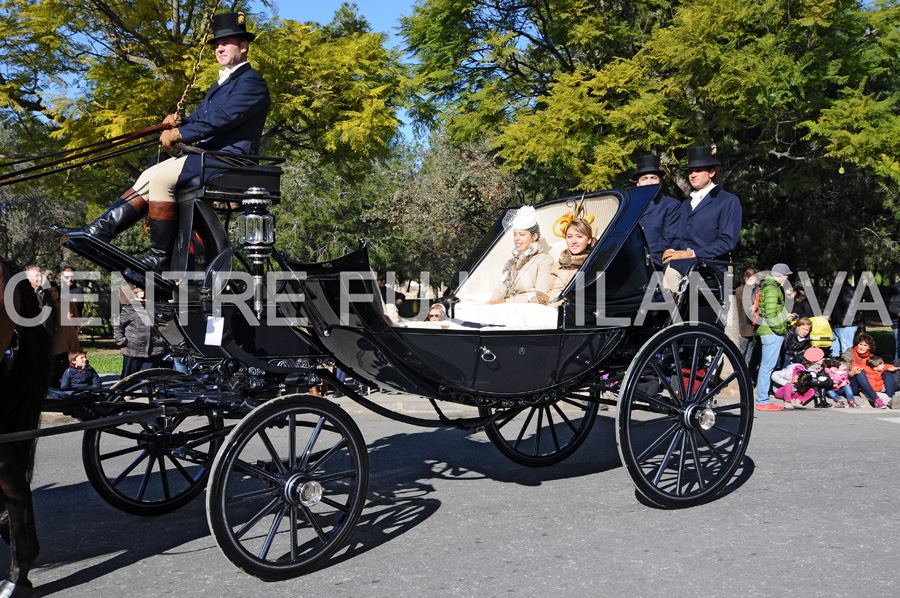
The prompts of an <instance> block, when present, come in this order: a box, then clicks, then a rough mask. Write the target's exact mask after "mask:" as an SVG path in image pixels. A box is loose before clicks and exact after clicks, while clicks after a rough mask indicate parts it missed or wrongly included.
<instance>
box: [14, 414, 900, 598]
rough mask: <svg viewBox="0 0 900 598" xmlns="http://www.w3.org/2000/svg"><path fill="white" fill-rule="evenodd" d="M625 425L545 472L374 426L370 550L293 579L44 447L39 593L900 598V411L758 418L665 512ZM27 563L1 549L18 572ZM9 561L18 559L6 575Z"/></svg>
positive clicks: (71, 438) (470, 437) (473, 437)
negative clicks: (733, 456)
mask: <svg viewBox="0 0 900 598" xmlns="http://www.w3.org/2000/svg"><path fill="white" fill-rule="evenodd" d="M612 413H613V412H612V411H606V412H601V414H600V419H599V421H598V422H597V424H596V426H595V427H594V430H593V432H592V434H591V437H590V438H589V439H588V441H587V442H586V443H585V445H584V446H583V447H582V448H581V449H580V450H579V452H578V453H577V454H576V455H575V456H573V457H572V458H570V459H569V460H568V461H566V462H564V463H562V464H559V465H556V466H554V467H550V468H544V469H528V468H525V467H522V466H519V465H516V464H514V463H512V462H510V461H508V460H506V459H505V458H504V457H503V456H501V455H500V453H499V452H498V451H497V450H496V449H494V448H493V447H492V446H491V445H490V443H489V442H488V441H487V439H486V437H485V436H484V434H483V433H475V434H468V433H465V432H462V431H457V430H433V429H424V428H415V427H411V426H408V425H404V424H399V423H396V422H392V421H390V420H387V419H385V418H382V417H379V416H375V415H372V414H365V413H360V414H356V415H354V419H355V420H356V421H357V423H358V424H359V425H360V427H361V429H362V432H363V434H364V436H365V438H366V441H367V442H368V445H369V452H370V460H371V481H370V489H369V496H368V498H369V503H368V505H367V507H366V509H365V511H364V512H363V516H362V519H361V522H360V524H359V526H358V527H357V529H356V531H355V533H354V535H353V536H352V539H351V545H350V546H349V547H348V548H347V549H344V550H342V551H341V552H339V553H338V555H337V556H336V557H335V558H333V559H332V560H331V561H330V562H329V563H328V564H327V565H326V566H325V567H324V568H322V569H320V570H318V571H315V572H313V573H311V574H309V575H307V576H305V577H302V578H298V579H294V580H290V581H285V582H278V583H267V582H262V581H259V580H257V579H255V578H252V577H250V576H248V575H246V574H244V573H242V572H241V571H239V570H238V569H236V568H235V567H233V566H232V565H231V563H230V562H229V561H228V560H227V559H226V558H225V557H224V556H223V555H222V554H221V553H220V552H219V550H218V548H217V547H216V545H215V543H214V541H213V540H212V538H211V536H210V534H209V530H208V529H207V524H206V516H205V511H204V501H203V497H202V496H201V497H200V498H198V499H197V500H195V501H194V502H193V503H191V504H190V505H188V506H187V507H185V508H183V509H181V510H180V511H178V512H175V513H171V514H168V515H163V516H160V517H156V518H141V517H135V516H131V515H126V514H124V513H121V512H119V511H117V510H115V509H113V508H112V507H109V506H108V505H106V503H104V502H103V501H102V500H101V499H100V498H99V497H98V496H97V495H96V494H95V493H94V492H93V490H92V489H91V487H90V484H89V483H88V482H87V481H86V478H85V475H84V472H83V470H82V466H81V460H80V454H81V450H80V435H78V434H68V435H63V436H56V437H50V438H47V439H43V440H41V443H40V445H39V448H38V463H37V468H36V472H35V479H34V489H35V503H36V509H37V521H38V528H39V534H40V538H41V548H42V550H41V556H40V558H39V560H38V563H37V566H36V569H35V570H34V571H33V573H32V578H33V580H34V582H35V584H36V585H37V586H38V591H37V592H36V594H37V595H39V596H61V597H66V598H68V597H80V596H85V597H88V596H89V597H92V598H94V597H97V596H115V597H117V598H118V597H122V598H126V597H132V596H134V597H137V596H141V597H144V596H190V597H198V596H242V597H243V596H267V597H269V596H273V597H277V596H291V597H307V596H309V597H311V596H317V597H329V596H341V597H342V598H350V597H357V596H358V597H366V598H369V597H385V598H387V597H392V598H396V597H405V596H465V597H468V596H472V597H475V596H478V597H491V596H528V597H531V596H541V597H554V598H555V597H568V596H572V597H575V596H578V597H583V596H667V597H680V596H700V595H703V596H729V597H730V596H783V595H793V596H854V597H857V596H866V597H873V596H897V595H898V589H897V582H898V578H900V573H898V570H900V567H898V565H900V519H898V517H897V514H896V511H895V510H894V507H895V506H896V504H897V500H896V499H897V482H898V473H900V466H898V463H900V458H898V457H900V442H898V439H900V411H878V410H874V409H857V410H849V409H842V410H835V409H830V410H827V411H822V410H813V409H807V410H803V411H799V410H798V411H794V412H782V413H761V414H758V416H757V418H756V421H755V423H754V428H753V436H752V439H751V442H750V446H749V450H748V452H747V456H746V459H745V462H744V467H743V468H742V469H741V470H740V471H739V473H738V476H737V477H736V478H735V479H734V480H733V482H732V484H731V485H730V487H729V490H728V492H727V494H726V495H725V496H723V497H721V498H719V499H718V500H716V501H714V502H712V503H709V504H706V505H703V506H699V507H694V508H690V509H683V510H663V509H658V508H655V507H652V506H649V505H648V504H647V503H645V502H644V501H642V500H639V499H638V497H637V496H636V493H635V491H634V487H633V485H632V483H631V480H630V478H629V477H628V476H627V474H626V472H625V470H624V469H623V468H622V467H621V465H620V463H619V457H618V453H617V451H616V443H615V436H614V434H615V427H614V420H613V416H612V415H611V414H612ZM8 559H9V551H8V548H7V547H6V545H5V544H0V563H5V562H8ZM3 570H5V566H3V565H0V571H3Z"/></svg>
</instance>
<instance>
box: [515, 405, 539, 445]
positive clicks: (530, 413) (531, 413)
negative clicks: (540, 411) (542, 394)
mask: <svg viewBox="0 0 900 598" xmlns="http://www.w3.org/2000/svg"><path fill="white" fill-rule="evenodd" d="M532 417H534V407H532V408H531V409H529V411H528V416H527V417H526V418H525V423H524V424H522V429H520V430H519V435H518V436H517V437H516V442H515V443H514V444H513V448H515V449H518V448H519V444H521V442H522V437H524V436H525V431H526V430H527V429H528V424H530V423H531V418H532Z"/></svg>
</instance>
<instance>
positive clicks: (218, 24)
mask: <svg viewBox="0 0 900 598" xmlns="http://www.w3.org/2000/svg"><path fill="white" fill-rule="evenodd" d="M212 31H213V36H212V37H211V38H210V39H209V41H208V42H207V43H209V44H214V43H216V42H218V41H219V40H220V39H224V38H226V37H234V38H236V39H239V40H244V41H248V42H252V41H253V40H254V39H255V38H256V35H254V34H252V33H250V32H249V31H247V17H246V16H245V15H244V13H242V12H223V13H219V14H217V15H213V18H212Z"/></svg>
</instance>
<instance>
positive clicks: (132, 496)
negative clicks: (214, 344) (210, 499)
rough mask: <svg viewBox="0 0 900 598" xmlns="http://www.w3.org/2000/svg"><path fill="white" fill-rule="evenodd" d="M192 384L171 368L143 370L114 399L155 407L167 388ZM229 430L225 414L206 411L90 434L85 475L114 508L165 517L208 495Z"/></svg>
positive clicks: (84, 447) (85, 444) (118, 386)
mask: <svg viewBox="0 0 900 598" xmlns="http://www.w3.org/2000/svg"><path fill="white" fill-rule="evenodd" d="M191 380H192V379H191V378H190V377H185V376H183V375H182V374H179V373H177V372H175V371H173V370H170V369H165V368H154V369H149V370H141V371H139V372H136V373H134V374H132V375H131V376H128V377H127V378H124V379H122V380H120V381H118V382H116V384H115V385H114V386H113V387H112V389H113V390H114V391H116V392H115V393H114V394H113V396H112V398H111V399H110V400H111V401H114V402H125V401H128V402H136V403H142V404H151V405H152V404H156V403H157V401H158V399H159V393H160V392H161V391H162V390H163V389H172V388H173V387H177V385H178V384H179V383H181V382H184V383H185V385H188V384H190V381H191ZM223 428H224V423H223V421H222V418H221V417H220V416H219V415H216V414H215V413H213V412H203V411H201V412H196V413H188V412H182V413H177V414H176V415H174V416H166V417H153V418H149V419H146V420H137V421H133V422H128V423H122V424H119V425H117V426H115V427H111V428H100V429H96V430H87V431H85V433H84V439H83V440H82V446H81V454H82V462H83V464H84V471H85V473H86V474H87V478H88V480H89V481H90V483H91V486H93V487H94V490H96V491H97V494H98V495H99V496H100V497H101V498H102V499H103V500H105V501H106V502H107V503H109V504H110V505H112V506H113V507H115V508H117V509H120V510H122V511H124V512H126V513H131V514H132V515H143V516H154V515H162V514H163V513H168V512H170V511H174V510H176V509H179V508H181V507H183V506H184V505H186V504H188V503H189V502H190V501H191V500H193V499H194V498H195V497H196V496H197V495H199V494H200V493H201V492H203V489H204V488H205V487H206V478H207V475H208V474H209V465H210V463H212V459H213V456H214V455H215V454H216V450H218V448H219V444H220V443H221V442H222V436H223V435H224V434H223V432H222V430H223Z"/></svg>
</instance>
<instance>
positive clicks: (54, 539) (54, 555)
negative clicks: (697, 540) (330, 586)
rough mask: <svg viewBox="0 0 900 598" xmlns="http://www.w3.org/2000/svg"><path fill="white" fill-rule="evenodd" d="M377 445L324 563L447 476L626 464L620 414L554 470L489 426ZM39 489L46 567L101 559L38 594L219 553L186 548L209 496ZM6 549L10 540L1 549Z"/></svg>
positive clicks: (382, 527)
mask: <svg viewBox="0 0 900 598" xmlns="http://www.w3.org/2000/svg"><path fill="white" fill-rule="evenodd" d="M368 450H369V462H370V472H371V474H370V483H369V492H368V500H367V503H366V508H365V509H364V511H363V513H362V516H361V518H360V520H359V523H358V524H357V527H356V530H355V531H354V533H353V535H352V536H351V538H350V544H349V546H348V547H346V548H344V549H342V550H341V551H340V552H339V553H338V554H337V555H335V556H334V557H333V558H331V559H330V560H329V561H328V562H327V563H325V564H324V565H323V567H322V568H323V569H324V568H329V567H331V566H334V565H338V564H340V563H342V562H344V561H346V560H348V559H351V558H354V557H356V556H358V555H360V554H363V553H365V552H368V551H370V550H373V549H376V548H378V547H379V546H382V545H384V544H386V543H388V542H391V541H393V540H394V539H395V538H397V537H400V536H402V535H403V534H405V533H407V532H408V531H410V530H412V529H413V528H415V527H416V526H418V525H419V524H421V523H423V522H425V521H427V520H428V519H429V518H430V517H431V516H433V515H434V514H435V513H436V512H437V511H438V509H440V508H441V505H442V502H441V500H440V499H439V498H437V495H436V494H435V493H436V491H437V488H436V485H437V484H436V482H438V481H447V480H449V481H459V482H470V481H472V480H482V479H488V480H492V481H495V482H498V483H505V484H516V485H521V486H529V487H530V486H539V485H541V484H542V483H545V482H548V481H552V480H560V479H567V478H575V477H582V476H588V475H592V474H600V473H604V472H607V471H611V470H615V469H617V468H619V467H621V463H620V461H619V455H618V450H617V448H616V442H615V419H614V418H613V417H610V416H606V415H602V414H601V415H599V416H598V417H597V420H596V422H595V425H594V429H593V430H592V431H591V434H590V435H589V436H588V438H587V440H586V441H585V443H584V444H583V445H582V446H581V447H580V448H579V450H578V451H576V453H575V454H574V455H572V456H571V457H570V458H569V459H567V460H566V461H563V462H562V463H558V464H556V465H553V466H550V467H541V468H530V467H526V466H523V465H519V464H516V463H514V462H512V461H510V460H508V459H507V458H506V457H504V456H503V455H502V454H501V453H500V452H499V451H498V450H497V449H496V448H494V446H493V445H492V444H491V443H490V442H489V441H488V440H487V438H486V436H485V435H484V434H483V433H473V432H467V431H463V430H456V429H435V430H417V431H413V432H410V433H401V434H393V435H389V436H385V437H381V438H377V439H375V440H373V441H371V442H370V443H369V444H368ZM753 469H754V464H753V461H752V460H751V459H749V458H748V457H745V458H744V461H743V463H742V465H741V467H740V468H739V470H738V472H737V473H736V475H735V477H734V478H733V479H732V480H731V481H730V482H729V484H728V485H727V486H726V488H725V489H724V490H723V492H722V493H721V494H720V495H719V498H721V497H722V496H725V495H727V494H729V493H731V492H733V491H734V490H735V489H737V488H738V487H740V486H742V485H743V484H744V483H745V482H746V481H747V480H748V479H749V478H750V476H751V475H752V473H753ZM614 483H617V484H627V483H630V482H629V480H628V478H627V476H616V478H615V480H614ZM34 492H35V504H36V507H37V510H38V526H39V533H40V537H41V541H42V552H41V556H40V558H39V560H38V563H37V565H38V568H39V569H42V570H44V571H49V570H52V569H55V568H58V567H62V566H65V565H67V564H70V563H73V562H79V561H88V562H92V564H89V565H88V566H86V567H84V568H82V569H80V570H78V571H77V572H74V573H71V574H69V575H66V576H65V577H61V578H58V579H55V580H53V581H50V582H47V583H43V584H42V585H40V586H39V588H38V589H37V591H36V595H39V596H51V595H58V594H60V593H62V592H63V591H64V590H67V589H71V588H73V587H76V586H78V585H82V584H85V583H89V582H91V581H93V580H95V579H98V578H101V577H103V576H104V575H107V574H109V573H111V572H113V571H116V570H118V569H122V568H127V567H129V566H133V565H134V564H136V563H138V562H140V561H142V560H144V559H146V558H149V557H153V556H156V555H159V554H162V553H169V554H172V553H174V552H179V553H182V554H190V553H191V552H200V551H205V550H216V551H218V548H216V547H215V545H214V544H213V543H212V542H211V541H210V542H208V543H203V544H202V546H199V547H189V546H186V545H187V544H190V543H192V542H194V541H197V540H202V539H204V538H208V537H209V529H208V527H207V523H206V513H205V507H204V500H205V496H203V495H201V496H200V497H198V498H197V499H195V500H194V501H193V502H192V503H190V504H189V505H187V506H185V507H183V508H182V509H180V510H178V511H175V512H173V513H169V514H166V515H161V516H158V517H137V516H133V515H129V514H127V513H123V512H120V511H118V510H116V509H114V508H112V507H110V506H108V505H107V504H106V503H104V502H103V501H102V500H101V499H100V498H99V497H98V496H97V495H96V494H95V493H94V491H93V488H92V487H91V486H90V484H89V483H87V482H83V483H79V484H73V485H67V486H56V485H52V484H51V485H45V486H41V487H37V488H35V491H34ZM635 495H636V498H637V500H638V501H640V502H641V503H642V504H644V505H646V506H649V507H652V508H661V507H659V506H657V505H655V504H653V503H651V502H649V501H647V500H646V499H644V498H643V497H642V496H641V495H640V494H638V493H637V492H635ZM102 530H115V533H102ZM128 538H131V539H132V540H128ZM136 539H137V540H136ZM3 550H6V547H5V546H0V551H3ZM104 557H109V558H104ZM3 558H4V556H3V555H0V559H3ZM223 558H224V557H223ZM100 559H102V561H101V562H97V561H98V560H100Z"/></svg>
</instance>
